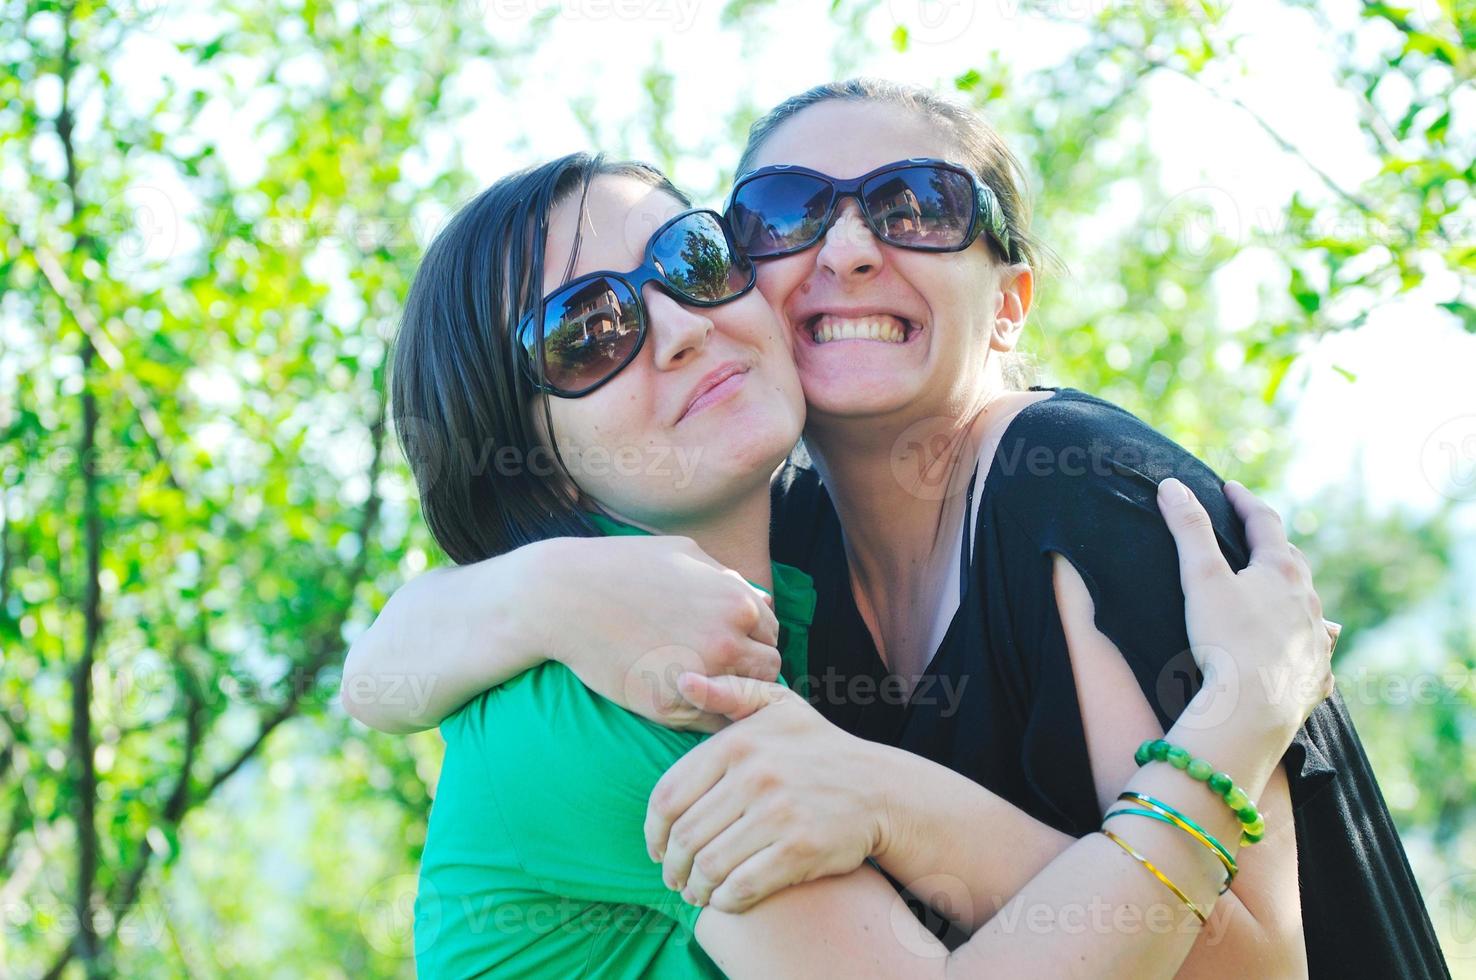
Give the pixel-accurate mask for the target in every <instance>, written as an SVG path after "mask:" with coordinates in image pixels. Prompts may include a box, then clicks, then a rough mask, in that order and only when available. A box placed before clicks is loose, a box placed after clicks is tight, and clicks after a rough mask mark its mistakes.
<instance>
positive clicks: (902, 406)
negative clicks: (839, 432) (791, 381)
mask: <svg viewBox="0 0 1476 980" xmlns="http://www.w3.org/2000/svg"><path fill="white" fill-rule="evenodd" d="M801 381H802V383H803V385H804V389H805V403H806V404H807V405H808V406H809V409H810V414H811V415H812V416H813V415H826V416H834V417H836V418H867V417H874V416H878V415H891V414H894V413H897V412H903V411H905V410H906V409H907V407H908V406H909V405H913V404H915V403H917V402H918V401H920V396H921V395H922V392H921V391H920V390H918V386H916V385H913V384H908V383H905V382H904V381H903V380H902V379H899V378H897V377H895V376H892V377H878V376H875V375H862V376H860V377H854V376H852V377H836V376H834V375H828V374H826V375H818V376H817V375H815V374H811V375H805V376H803V377H802V378H801Z"/></svg>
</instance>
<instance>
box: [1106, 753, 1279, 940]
mask: <svg viewBox="0 0 1476 980" xmlns="http://www.w3.org/2000/svg"><path fill="white" fill-rule="evenodd" d="M1133 758H1134V760H1135V761H1136V762H1137V763H1138V765H1139V766H1146V765H1147V764H1148V763H1150V762H1167V763H1168V764H1169V765H1171V766H1173V767H1174V768H1175V769H1180V770H1183V771H1184V772H1186V773H1188V774H1189V775H1190V776H1192V777H1194V778H1195V779H1196V780H1198V781H1199V782H1201V783H1204V784H1206V785H1207V786H1209V788H1210V791H1211V792H1213V793H1214V794H1215V795H1216V796H1218V797H1220V799H1222V800H1224V801H1225V804H1226V805H1227V806H1229V807H1230V809H1231V810H1232V811H1234V813H1235V817H1236V819H1238V820H1239V821H1240V846H1241V847H1249V846H1250V845H1251V844H1254V843H1255V842H1256V841H1258V840H1260V839H1261V838H1262V837H1264V836H1265V835H1266V821H1265V819H1264V818H1263V817H1262V816H1261V814H1260V811H1259V810H1257V809H1256V805H1255V804H1254V803H1252V802H1251V800H1250V797H1249V796H1248V795H1246V792H1245V790H1243V789H1241V788H1240V787H1239V786H1236V785H1235V782H1234V781H1233V780H1232V779H1231V778H1230V777H1229V776H1227V775H1226V774H1225V773H1223V772H1215V770H1214V767H1213V766H1211V765H1210V764H1209V763H1208V762H1205V761H1204V760H1203V759H1195V758H1192V757H1191V756H1190V755H1189V753H1188V752H1187V751H1185V750H1184V749H1181V748H1179V747H1178V746H1177V745H1170V744H1169V743H1168V742H1165V741H1164V740H1163V739H1161V738H1150V739H1149V740H1148V741H1146V742H1144V743H1143V744H1142V745H1140V746H1138V751H1137V752H1136V753H1134V754H1133ZM1117 799H1118V800H1119V801H1121V802H1124V803H1132V804H1136V806H1127V807H1119V808H1117V809H1116V810H1111V811H1109V812H1108V813H1107V815H1106V816H1105V817H1103V818H1102V834H1103V836H1105V837H1106V838H1107V839H1108V840H1110V841H1112V843H1114V844H1116V845H1117V846H1118V847H1120V848H1122V849H1123V850H1124V851H1126V852H1127V854H1128V855H1129V856H1130V857H1132V858H1133V860H1135V861H1137V862H1138V863H1139V864H1141V865H1142V866H1143V867H1145V868H1147V869H1148V870H1149V871H1150V872H1152V874H1153V876H1154V877H1155V878H1157V879H1158V880H1159V881H1161V882H1163V883H1164V885H1166V886H1167V887H1168V889H1169V891H1171V892H1173V893H1174V895H1175V897H1177V898H1178V899H1179V901H1181V902H1183V903H1184V905H1185V906H1187V907H1188V909H1189V911H1191V912H1193V913H1194V915H1195V916H1196V917H1197V918H1198V919H1199V921H1200V922H1204V921H1205V920H1206V918H1207V917H1206V916H1205V914H1204V912H1203V911H1201V910H1200V908H1199V906H1198V905H1195V904H1194V902H1193V901H1191V900H1190V898H1189V896H1188V895H1186V894H1184V892H1183V890H1182V889H1180V888H1179V886H1178V885H1176V884H1174V883H1173V882H1172V881H1170V880H1169V879H1168V876H1166V875H1165V874H1164V873H1163V872H1162V871H1159V870H1158V868H1156V867H1154V866H1153V863H1152V862H1151V861H1149V860H1148V859H1147V858H1145V857H1144V856H1143V855H1142V854H1139V853H1138V851H1137V849H1136V848H1134V847H1133V846H1132V845H1131V844H1129V843H1128V842H1127V841H1125V840H1123V839H1122V838H1121V837H1119V836H1118V835H1117V834H1115V833H1113V832H1112V831H1110V830H1108V829H1107V821H1108V820H1109V819H1111V818H1112V817H1116V816H1135V817H1148V818H1149V819H1152V820H1158V821H1161V822H1163V823H1166V824H1170V825H1172V826H1174V827H1177V828H1179V829H1180V830H1182V831H1183V832H1184V833H1186V834H1188V835H1189V836H1190V837H1192V838H1193V839H1194V840H1195V842H1197V843H1198V844H1200V845H1202V846H1203V847H1205V848H1207V849H1208V850H1209V852H1210V853H1211V854H1213V855H1214V856H1215V859H1216V860H1217V861H1219V862H1220V864H1222V865H1224V867H1225V884H1224V887H1222V888H1221V889H1220V894H1221V895H1223V894H1225V892H1226V891H1227V890H1228V889H1229V888H1230V882H1231V881H1233V880H1234V879H1235V873H1236V871H1237V870H1239V868H1238V867H1237V865H1236V863H1235V858H1234V856H1233V855H1231V853H1230V852H1229V850H1227V849H1226V848H1225V845H1224V844H1221V843H1220V842H1219V841H1218V840H1216V839H1215V838H1214V836H1213V835H1212V834H1210V833H1209V832H1208V831H1207V830H1205V829H1204V828H1203V827H1201V826H1200V825H1199V824H1197V823H1195V822H1194V821H1193V820H1191V819H1189V818H1188V817H1186V816H1184V814H1182V813H1180V812H1179V811H1178V810H1176V809H1174V808H1173V807H1171V806H1169V805H1168V804H1167V803H1164V802H1163V801H1162V800H1156V799H1154V798H1153V797H1151V796H1144V795H1143V794H1142V793H1133V792H1130V791H1124V792H1122V793H1120V794H1118V797H1117Z"/></svg>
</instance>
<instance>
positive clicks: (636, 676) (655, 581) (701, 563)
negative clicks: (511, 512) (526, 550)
mask: <svg viewBox="0 0 1476 980" xmlns="http://www.w3.org/2000/svg"><path fill="white" fill-rule="evenodd" d="M547 544H548V545H550V546H551V547H550V548H549V549H546V550H545V551H544V552H543V553H542V555H541V556H540V557H539V559H538V561H539V562H540V565H539V567H538V568H537V569H536V570H535V572H536V573H537V574H544V573H547V574H548V575H549V576H550V577H549V583H550V587H549V588H547V589H544V590H542V593H541V595H542V599H541V601H540V603H539V606H540V608H538V609H536V610H534V611H533V617H534V619H535V620H536V621H537V624H538V626H539V627H540V633H541V635H542V636H543V638H544V641H545V646H544V648H545V649H546V650H547V651H548V656H549V657H550V658H552V659H554V660H558V661H560V662H561V663H563V664H564V665H565V666H567V667H569V668H570V669H571V670H573V671H574V673H575V674H577V675H578V677H579V679H580V680H581V681H583V682H584V685H585V686H586V687H588V688H590V689H591V690H593V691H595V692H596V693H597V694H600V695H602V696H604V697H606V698H609V699H610V700H611V701H614V702H615V703H616V704H619V705H620V706H621V707H623V708H626V709H628V710H630V711H633V712H635V713H636V714H638V715H641V716H643V717H645V718H649V719H651V720H652V721H655V722H657V723H659V724H662V725H665V726H666V727H668V728H679V729H685V730H690V731H706V732H714V731H717V730H718V729H719V728H721V727H722V726H723V725H725V724H727V721H726V719H725V718H723V716H722V715H720V714H711V713H707V712H703V711H701V710H699V709H698V708H697V707H695V706H694V705H693V704H692V703H691V702H689V701H687V700H686V699H685V698H683V697H682V696H681V694H680V693H678V691H677V685H676V680H677V678H678V677H679V676H680V675H681V674H682V673H683V672H686V671H694V672H696V673H699V674H703V675H727V674H732V675H736V676H740V677H748V678H753V679H755V680H760V681H772V680H774V679H775V678H777V677H778V676H779V664H780V661H779V651H778V649H777V647H776V644H777V643H778V642H779V621H778V620H777V619H775V618H774V612H773V599H772V597H770V596H769V595H767V594H766V593H764V592H763V591H762V590H760V589H756V588H754V587H753V586H752V585H749V584H748V583H747V582H746V581H744V579H743V577H742V576H741V575H739V574H738V573H737V572H735V571H732V570H731V569H728V568H725V567H723V566H722V565H720V564H718V563H717V562H715V561H713V560H712V559H711V558H709V557H708V556H707V554H706V552H704V551H703V550H702V549H701V548H699V547H697V544H696V543H695V542H694V541H692V539H691V538H684V537H677V536H673V535H653V536H650V537H644V536H642V537H636V536H631V537H607V538H561V539H557V540H555V541H550V542H547Z"/></svg>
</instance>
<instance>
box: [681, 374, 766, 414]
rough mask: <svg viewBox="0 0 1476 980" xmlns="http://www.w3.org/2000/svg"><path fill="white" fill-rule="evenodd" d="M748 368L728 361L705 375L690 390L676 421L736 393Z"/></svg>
mask: <svg viewBox="0 0 1476 980" xmlns="http://www.w3.org/2000/svg"><path fill="white" fill-rule="evenodd" d="M748 367H749V366H748V365H747V364H740V363H738V362H737V361H730V362H728V363H727V364H723V365H721V366H719V367H717V368H716V369H714V370H712V371H709V372H708V373H707V374H705V375H704V376H703V378H702V380H701V381H699V382H697V384H696V385H695V386H694V387H693V388H692V392H691V394H689V395H688V396H687V402H686V406H685V407H684V408H683V409H682V413H681V414H680V415H678V416H677V421H678V422H681V421H682V420H684V419H686V418H688V417H689V416H692V415H695V414H697V413H698V412H700V411H702V410H703V409H705V408H709V407H711V406H713V405H716V404H717V403H718V402H720V401H722V400H723V399H724V398H726V397H728V395H729V394H730V393H732V392H734V391H737V390H738V388H739V387H740V386H741V385H742V384H743V376H744V375H745V374H747V373H748Z"/></svg>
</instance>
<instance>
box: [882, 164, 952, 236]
mask: <svg viewBox="0 0 1476 980" xmlns="http://www.w3.org/2000/svg"><path fill="white" fill-rule="evenodd" d="M862 194H863V197H864V199H865V202H866V212H867V215H868V216H869V217H870V219H871V224H872V227H873V228H876V229H877V230H878V233H879V234H880V235H881V238H882V240H883V241H886V242H890V243H891V244H893V245H911V246H922V247H923V248H953V247H955V246H957V245H959V244H961V243H962V242H963V240H964V238H965V236H966V235H967V234H968V230H969V221H970V219H971V218H972V217H973V213H974V188H973V184H972V183H971V182H970V181H969V179H968V178H967V177H965V176H964V175H963V174H960V173H955V172H953V171H951V170H944V169H942V168H940V167H907V168H904V169H902V170H893V171H890V172H888V173H885V174H882V175H881V176H879V177H876V178H875V179H873V180H871V181H870V182H868V183H867V185H866V186H865V187H864V188H863V189H862Z"/></svg>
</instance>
